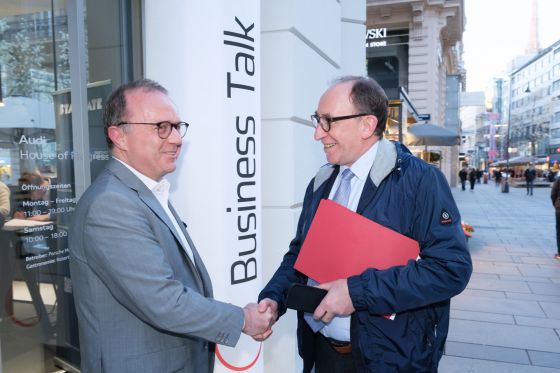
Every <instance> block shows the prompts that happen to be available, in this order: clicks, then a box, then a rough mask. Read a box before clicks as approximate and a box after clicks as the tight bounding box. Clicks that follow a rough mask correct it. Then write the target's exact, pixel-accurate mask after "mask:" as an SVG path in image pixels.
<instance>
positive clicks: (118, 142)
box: [107, 126, 127, 150]
mask: <svg viewBox="0 0 560 373" xmlns="http://www.w3.org/2000/svg"><path fill="white" fill-rule="evenodd" d="M107 135H108V136H109V138H110V139H111V141H112V142H113V144H114V146H115V147H116V148H118V149H123V150H126V148H127V141H126V136H125V134H124V129H123V128H121V127H119V126H111V127H109V128H108V129H107Z"/></svg>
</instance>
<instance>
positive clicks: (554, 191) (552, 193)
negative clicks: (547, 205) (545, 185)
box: [550, 179, 560, 207]
mask: <svg viewBox="0 0 560 373" xmlns="http://www.w3.org/2000/svg"><path fill="white" fill-rule="evenodd" d="M559 187H560V179H557V180H556V181H554V183H553V184H552V189H551V190H550V199H551V200H552V206H555V207H556V205H555V202H556V199H557V198H558V189H559Z"/></svg>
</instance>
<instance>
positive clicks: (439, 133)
mask: <svg viewBox="0 0 560 373" xmlns="http://www.w3.org/2000/svg"><path fill="white" fill-rule="evenodd" d="M459 139H460V137H459V135H458V134H457V132H454V131H451V130H448V129H447V128H443V127H439V126H436V125H433V124H428V123H422V124H415V125H413V126H411V127H409V128H408V132H407V134H406V144H407V145H425V146H428V145H435V146H452V145H459Z"/></svg>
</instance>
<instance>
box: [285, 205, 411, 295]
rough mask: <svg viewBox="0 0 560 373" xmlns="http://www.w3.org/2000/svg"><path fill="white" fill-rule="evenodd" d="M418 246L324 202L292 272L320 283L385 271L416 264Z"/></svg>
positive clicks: (409, 239)
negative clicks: (296, 271) (410, 261)
mask: <svg viewBox="0 0 560 373" xmlns="http://www.w3.org/2000/svg"><path fill="white" fill-rule="evenodd" d="M419 252H420V247H419V245H418V242H416V241H414V240H413V239H411V238H409V237H406V236H404V235H402V234H400V233H398V232H395V231H393V230H391V229H389V228H387V227H384V226H382V225H380V224H377V223H376V222H374V221H371V220H369V219H367V218H365V217H363V216H361V215H359V214H356V213H355V212H353V211H351V210H349V209H347V208H346V207H343V206H341V205H339V204H338V203H336V202H334V201H331V200H328V199H324V200H322V201H321V202H320V203H319V208H318V209H317V212H316V213H315V218H314V219H313V221H312V222H311V227H310V228H309V232H308V233H307V237H306V238H305V241H304V243H303V245H302V247H301V249H300V252H299V255H298V258H297V260H296V263H295V265H294V267H295V269H297V270H298V271H300V272H302V273H304V274H305V275H307V276H308V277H310V278H312V279H314V280H315V281H317V282H319V283H321V284H322V283H325V282H330V281H334V280H338V279H341V278H348V277H350V276H353V275H357V274H360V273H362V272H363V271H364V270H365V269H367V268H376V269H386V268H389V267H393V266H396V265H404V264H406V263H407V262H408V261H409V260H411V259H412V260H416V259H417V258H418V253H419Z"/></svg>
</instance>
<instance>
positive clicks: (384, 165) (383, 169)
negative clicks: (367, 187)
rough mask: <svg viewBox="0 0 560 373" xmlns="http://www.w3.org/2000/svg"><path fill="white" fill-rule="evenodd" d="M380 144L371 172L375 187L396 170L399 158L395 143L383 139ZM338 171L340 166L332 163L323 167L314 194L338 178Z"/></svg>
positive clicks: (315, 184)
mask: <svg viewBox="0 0 560 373" xmlns="http://www.w3.org/2000/svg"><path fill="white" fill-rule="evenodd" d="M378 144H379V147H378V149H377V155H376V157H375V161H374V162H373V165H372V167H371V169H370V171H369V178H370V179H371V181H373V184H374V185H375V186H378V185H379V184H380V183H381V181H383V179H385V178H386V177H387V175H389V174H390V173H391V171H392V170H393V169H394V168H395V165H396V164H397V156H398V151H397V147H396V146H395V144H394V143H393V142H391V141H389V140H386V139H385V138H381V139H379V141H378ZM338 170H339V166H337V165H332V164H330V163H328V164H326V165H324V166H323V167H321V168H320V169H319V171H318V172H317V174H316V175H315V181H314V183H313V192H316V191H317V190H318V189H319V187H320V186H321V185H323V183H324V182H325V181H327V180H328V179H329V178H330V177H331V176H332V177H336V174H337V173H338ZM333 173H334V175H333Z"/></svg>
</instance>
